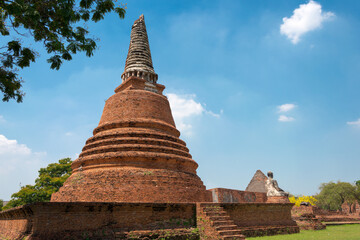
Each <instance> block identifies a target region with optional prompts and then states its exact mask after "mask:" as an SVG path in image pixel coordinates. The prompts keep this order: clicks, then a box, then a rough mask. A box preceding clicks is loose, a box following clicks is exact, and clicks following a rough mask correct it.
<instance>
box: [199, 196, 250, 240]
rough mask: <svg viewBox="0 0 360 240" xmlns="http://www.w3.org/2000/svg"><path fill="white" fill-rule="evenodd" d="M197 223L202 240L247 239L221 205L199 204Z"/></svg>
mask: <svg viewBox="0 0 360 240" xmlns="http://www.w3.org/2000/svg"><path fill="white" fill-rule="evenodd" d="M197 223H198V228H199V230H200V237H201V238H202V239H210V240H215V239H221V240H223V239H224V240H225V239H234V240H236V239H239V240H242V239H245V236H244V235H242V234H241V231H240V229H238V227H237V226H236V225H235V224H234V221H232V220H231V219H230V216H229V215H228V214H227V213H226V212H225V211H224V209H223V208H222V207H220V206H219V204H201V203H200V204H197Z"/></svg>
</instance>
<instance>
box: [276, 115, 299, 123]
mask: <svg viewBox="0 0 360 240" xmlns="http://www.w3.org/2000/svg"><path fill="white" fill-rule="evenodd" d="M278 120H279V122H292V121H294V120H295V118H293V117H288V116H285V115H280V116H279V118H278Z"/></svg>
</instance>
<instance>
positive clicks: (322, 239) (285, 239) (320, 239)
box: [246, 224, 360, 240]
mask: <svg viewBox="0 0 360 240" xmlns="http://www.w3.org/2000/svg"><path fill="white" fill-rule="evenodd" d="M246 239H249V240H250V239H252V240H308V239H309V240H312V239H314V240H315V239H316V240H360V224H352V225H339V226H327V227H326V229H325V230H319V231H313V230H305V231H301V232H300V233H297V234H290V235H277V236H270V237H257V238H246Z"/></svg>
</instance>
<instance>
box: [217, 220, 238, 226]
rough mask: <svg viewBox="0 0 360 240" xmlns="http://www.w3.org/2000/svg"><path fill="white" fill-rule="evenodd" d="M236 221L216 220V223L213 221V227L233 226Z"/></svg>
mask: <svg viewBox="0 0 360 240" xmlns="http://www.w3.org/2000/svg"><path fill="white" fill-rule="evenodd" d="M233 224H234V221H232V220H216V221H212V222H211V225H212V226H214V227H216V226H222V225H233Z"/></svg>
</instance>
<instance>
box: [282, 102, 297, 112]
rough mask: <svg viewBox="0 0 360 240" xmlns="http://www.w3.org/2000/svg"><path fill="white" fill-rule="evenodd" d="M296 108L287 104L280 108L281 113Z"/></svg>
mask: <svg viewBox="0 0 360 240" xmlns="http://www.w3.org/2000/svg"><path fill="white" fill-rule="evenodd" d="M295 107H296V105H295V104H292V103H285V104H283V105H280V106H278V109H279V112H288V111H290V110H292V109H294V108H295Z"/></svg>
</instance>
